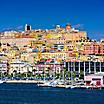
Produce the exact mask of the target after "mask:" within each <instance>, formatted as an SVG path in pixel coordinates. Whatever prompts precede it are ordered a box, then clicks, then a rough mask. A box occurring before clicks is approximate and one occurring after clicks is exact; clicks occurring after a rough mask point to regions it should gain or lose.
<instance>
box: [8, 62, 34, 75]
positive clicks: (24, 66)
mask: <svg viewBox="0 0 104 104" xmlns="http://www.w3.org/2000/svg"><path fill="white" fill-rule="evenodd" d="M32 70H33V66H32V65H31V64H29V63H27V62H22V61H20V60H17V61H15V62H11V63H10V70H9V73H10V74H11V73H13V72H14V71H15V72H17V73H27V72H32Z"/></svg>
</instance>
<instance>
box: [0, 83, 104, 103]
mask: <svg viewBox="0 0 104 104" xmlns="http://www.w3.org/2000/svg"><path fill="white" fill-rule="evenodd" d="M103 99H104V90H98V89H97V90H88V89H64V88H51V87H39V86H37V85H36V84H19V83H18V84H10V83H9V84H7V83H3V84H0V104H104V100H103Z"/></svg>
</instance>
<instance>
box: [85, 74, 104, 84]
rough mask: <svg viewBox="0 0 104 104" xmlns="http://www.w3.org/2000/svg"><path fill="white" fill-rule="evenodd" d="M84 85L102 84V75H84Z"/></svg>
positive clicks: (103, 82) (103, 78)
mask: <svg viewBox="0 0 104 104" xmlns="http://www.w3.org/2000/svg"><path fill="white" fill-rule="evenodd" d="M84 81H85V83H86V85H88V86H90V85H104V75H95V74H92V75H87V76H85V77H84Z"/></svg>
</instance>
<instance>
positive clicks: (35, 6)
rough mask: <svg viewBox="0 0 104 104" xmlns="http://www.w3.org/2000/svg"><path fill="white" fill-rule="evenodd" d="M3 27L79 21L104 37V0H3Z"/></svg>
mask: <svg viewBox="0 0 104 104" xmlns="http://www.w3.org/2000/svg"><path fill="white" fill-rule="evenodd" d="M0 13H1V14H0V30H1V31H2V30H3V29H4V28H11V27H13V28H14V27H18V26H24V25H25V24H26V23H27V24H31V25H32V27H33V28H34V29H35V28H53V27H54V25H55V24H60V25H62V26H65V24H66V23H71V24H72V26H76V25H78V24H80V25H81V28H82V27H83V29H84V30H86V31H87V32H88V35H89V37H91V38H94V39H95V38H96V39H100V38H104V1H103V0H0Z"/></svg>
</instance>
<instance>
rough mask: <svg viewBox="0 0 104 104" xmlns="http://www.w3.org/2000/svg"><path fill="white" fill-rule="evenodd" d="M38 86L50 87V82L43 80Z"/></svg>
mask: <svg viewBox="0 0 104 104" xmlns="http://www.w3.org/2000/svg"><path fill="white" fill-rule="evenodd" d="M38 86H43V87H51V82H45V83H43V84H38Z"/></svg>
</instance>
